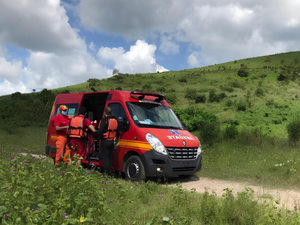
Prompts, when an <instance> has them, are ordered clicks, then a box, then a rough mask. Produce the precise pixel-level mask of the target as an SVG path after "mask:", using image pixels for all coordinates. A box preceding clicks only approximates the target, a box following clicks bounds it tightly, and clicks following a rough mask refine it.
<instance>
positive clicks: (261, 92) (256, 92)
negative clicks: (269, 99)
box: [255, 87, 265, 97]
mask: <svg viewBox="0 0 300 225" xmlns="http://www.w3.org/2000/svg"><path fill="white" fill-rule="evenodd" d="M255 94H256V96H258V97H261V96H264V95H265V92H264V89H263V88H262V87H258V88H257V89H256V91H255Z"/></svg>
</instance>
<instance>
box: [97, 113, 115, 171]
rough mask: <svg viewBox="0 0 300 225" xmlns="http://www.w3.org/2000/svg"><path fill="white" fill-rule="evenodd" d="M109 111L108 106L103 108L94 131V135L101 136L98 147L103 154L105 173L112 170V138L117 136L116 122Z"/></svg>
mask: <svg viewBox="0 0 300 225" xmlns="http://www.w3.org/2000/svg"><path fill="white" fill-rule="evenodd" d="M111 113H112V110H111V108H110V107H107V108H106V109H105V110H104V118H103V119H102V120H101V122H100V126H99V130H97V131H96V136H100V138H101V144H100V149H101V153H102V156H103V166H104V171H105V172H107V173H110V172H111V171H112V165H111V163H112V159H113V149H114V140H115V138H116V137H117V136H119V130H118V122H117V120H116V117H115V116H112V115H111Z"/></svg>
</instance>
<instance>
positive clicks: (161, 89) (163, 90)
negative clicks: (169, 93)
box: [156, 87, 166, 92]
mask: <svg viewBox="0 0 300 225" xmlns="http://www.w3.org/2000/svg"><path fill="white" fill-rule="evenodd" d="M156 91H157V92H165V91H166V89H165V88H164V87H158V88H156Z"/></svg>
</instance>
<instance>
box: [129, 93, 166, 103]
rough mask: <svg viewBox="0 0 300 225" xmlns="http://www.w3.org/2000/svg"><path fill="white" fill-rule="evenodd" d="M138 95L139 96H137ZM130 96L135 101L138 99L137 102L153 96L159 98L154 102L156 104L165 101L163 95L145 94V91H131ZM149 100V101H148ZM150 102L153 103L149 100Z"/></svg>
mask: <svg viewBox="0 0 300 225" xmlns="http://www.w3.org/2000/svg"><path fill="white" fill-rule="evenodd" d="M136 95H138V96H136ZM130 96H131V97H132V98H134V99H137V100H143V99H144V98H145V96H153V97H157V98H156V99H155V100H154V101H155V102H160V101H162V100H164V99H165V96H164V95H162V94H158V93H155V92H143V91H131V92H130ZM147 100H148V99H147ZM148 101H151V100H148Z"/></svg>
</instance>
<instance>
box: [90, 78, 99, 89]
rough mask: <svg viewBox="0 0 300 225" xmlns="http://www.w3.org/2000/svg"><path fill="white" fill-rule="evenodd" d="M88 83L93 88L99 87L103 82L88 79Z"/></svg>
mask: <svg viewBox="0 0 300 225" xmlns="http://www.w3.org/2000/svg"><path fill="white" fill-rule="evenodd" d="M87 82H88V83H89V86H90V87H92V86H99V85H100V84H101V81H100V80H99V79H97V78H91V79H88V80H87Z"/></svg>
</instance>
